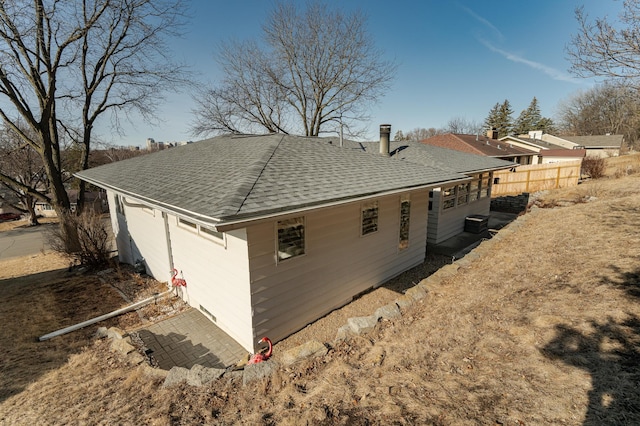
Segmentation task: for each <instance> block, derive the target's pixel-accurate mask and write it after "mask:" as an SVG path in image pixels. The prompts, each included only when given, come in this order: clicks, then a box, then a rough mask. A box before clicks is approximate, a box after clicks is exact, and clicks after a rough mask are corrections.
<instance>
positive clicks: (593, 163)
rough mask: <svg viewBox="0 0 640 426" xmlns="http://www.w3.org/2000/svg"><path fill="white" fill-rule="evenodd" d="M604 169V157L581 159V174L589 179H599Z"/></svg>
mask: <svg viewBox="0 0 640 426" xmlns="http://www.w3.org/2000/svg"><path fill="white" fill-rule="evenodd" d="M604 170H605V161H604V158H598V157H585V158H584V159H583V160H582V174H585V175H587V176H589V177H590V178H591V179H600V178H601V177H603V176H604Z"/></svg>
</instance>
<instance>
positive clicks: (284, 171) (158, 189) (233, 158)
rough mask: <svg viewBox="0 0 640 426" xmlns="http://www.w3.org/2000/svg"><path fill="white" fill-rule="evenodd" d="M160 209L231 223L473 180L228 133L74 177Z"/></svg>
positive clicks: (313, 142) (307, 143)
mask: <svg viewBox="0 0 640 426" xmlns="http://www.w3.org/2000/svg"><path fill="white" fill-rule="evenodd" d="M76 176H78V177H79V178H81V179H83V180H86V181H88V182H90V183H92V184H95V185H97V186H99V187H102V188H106V189H111V190H114V191H116V192H118V193H121V194H124V195H127V196H131V197H134V198H137V199H139V200H140V201H143V202H147V203H150V204H151V205H154V206H156V207H158V208H160V209H165V210H169V211H175V212H178V213H179V214H182V215H185V216H188V217H194V218H199V219H200V220H204V221H214V222H225V221H234V220H241V219H247V218H253V217H259V216H262V215H267V214H272V213H276V212H286V211H291V210H296V209H300V208H304V207H310V206H319V205H323V204H328V203H333V202H338V201H344V200H349V199H353V198H359V197H364V196H373V195H375V194H381V193H385V192H390V191H397V190H403V189H410V188H415V187H421V186H439V184H441V183H444V182H450V181H458V180H464V179H467V177H466V176H464V175H462V174H460V173H457V172H456V171H454V170H452V169H450V168H449V169H445V168H442V167H438V166H436V165H435V164H434V166H432V167H424V166H423V165H420V164H415V163H410V162H399V161H397V160H396V159H394V158H389V157H385V156H382V155H379V154H371V153H362V152H357V151H353V150H345V149H342V148H340V147H338V146H332V145H331V144H328V143H321V142H319V140H318V139H317V138H303V137H296V136H286V135H279V134H278V135H264V136H233V135H225V136H218V137H215V138H211V139H207V140H204V141H200V142H195V143H192V144H188V145H184V146H180V147H176V148H171V149H169V150H165V151H160V152H157V153H153V154H149V155H144V156H140V157H135V158H132V159H129V160H123V161H119V162H116V163H111V164H106V165H103V166H100V167H96V168H93V169H89V170H85V171H82V172H79V173H77V174H76Z"/></svg>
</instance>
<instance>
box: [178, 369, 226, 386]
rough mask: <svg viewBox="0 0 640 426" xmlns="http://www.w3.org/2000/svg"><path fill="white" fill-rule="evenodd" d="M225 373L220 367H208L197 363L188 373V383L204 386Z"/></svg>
mask: <svg viewBox="0 0 640 426" xmlns="http://www.w3.org/2000/svg"><path fill="white" fill-rule="evenodd" d="M223 373H224V370H223V369H220V368H207V367H204V366H202V365H199V364H195V365H194V366H193V367H191V370H189V373H188V374H187V384H189V385H191V386H203V385H206V384H207V383H209V382H211V381H213V380H215V379H217V378H218V377H220V376H222V374H223Z"/></svg>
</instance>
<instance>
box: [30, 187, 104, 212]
mask: <svg viewBox="0 0 640 426" xmlns="http://www.w3.org/2000/svg"><path fill="white" fill-rule="evenodd" d="M67 195H68V196H69V202H70V204H71V211H75V210H76V207H77V205H78V190H77V189H68V190H67ZM84 195H85V205H86V206H87V207H89V208H91V209H93V211H96V212H100V213H104V212H107V211H108V210H109V206H108V204H107V199H106V194H105V193H104V192H102V191H87V192H85V194H84ZM35 212H36V215H38V216H42V217H57V216H58V214H57V213H56V211H55V210H54V208H53V206H52V205H51V204H49V203H45V202H43V201H37V202H36V207H35Z"/></svg>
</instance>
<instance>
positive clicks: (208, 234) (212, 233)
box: [178, 217, 224, 244]
mask: <svg viewBox="0 0 640 426" xmlns="http://www.w3.org/2000/svg"><path fill="white" fill-rule="evenodd" d="M178 226H179V227H180V228H186V229H188V230H190V231H193V232H195V233H197V234H198V235H200V236H201V237H203V238H206V239H208V240H211V241H215V242H216V243H219V244H224V233H222V232H219V231H216V230H215V229H213V228H209V227H206V226H202V225H198V224H197V223H195V222H192V221H190V220H186V219H183V218H181V217H179V218H178Z"/></svg>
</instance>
